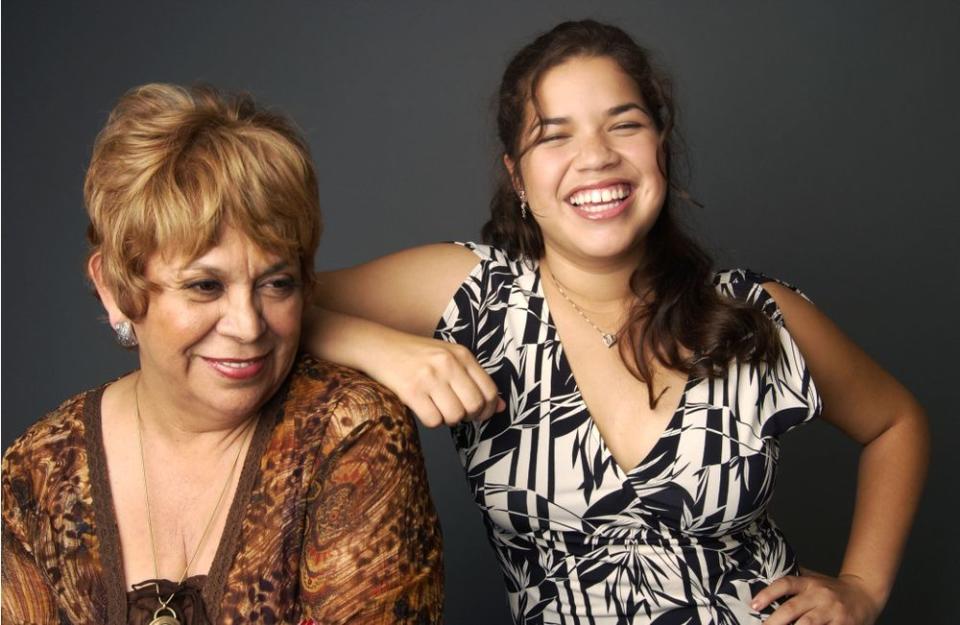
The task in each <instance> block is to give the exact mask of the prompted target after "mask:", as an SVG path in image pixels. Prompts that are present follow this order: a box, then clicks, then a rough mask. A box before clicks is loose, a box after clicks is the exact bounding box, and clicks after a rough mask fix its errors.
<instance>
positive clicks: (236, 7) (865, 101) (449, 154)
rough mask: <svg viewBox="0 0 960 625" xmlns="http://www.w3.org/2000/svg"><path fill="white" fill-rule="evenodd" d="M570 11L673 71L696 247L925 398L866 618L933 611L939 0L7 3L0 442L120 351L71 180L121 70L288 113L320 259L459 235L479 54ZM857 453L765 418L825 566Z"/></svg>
mask: <svg viewBox="0 0 960 625" xmlns="http://www.w3.org/2000/svg"><path fill="white" fill-rule="evenodd" d="M588 16H591V17H596V18H598V19H601V20H606V21H610V22H613V23H615V24H618V25H620V26H621V27H623V28H624V29H626V30H627V31H629V32H631V33H632V34H634V35H635V36H636V37H637V38H638V40H640V41H641V42H644V43H646V44H647V45H648V46H651V47H653V48H654V49H655V50H657V51H659V52H660V58H661V59H662V61H663V63H664V64H665V65H666V66H667V67H668V68H669V69H670V70H671V71H672V72H673V74H674V75H675V76H676V79H677V83H678V91H679V101H680V104H681V107H682V114H683V117H682V119H681V123H682V127H683V129H684V130H685V134H686V137H687V139H688V143H689V147H690V151H691V154H692V164H693V174H694V179H693V184H692V189H693V191H694V194H695V196H696V197H698V198H699V199H700V200H701V201H703V202H704V204H705V208H703V209H698V210H695V211H693V212H692V213H691V215H690V217H691V220H692V221H693V222H694V224H695V225H696V227H697V230H698V231H699V233H700V235H701V237H702V238H703V240H704V241H705V242H706V243H707V244H708V245H709V246H710V248H711V249H712V250H714V252H715V253H716V255H717V257H718V260H719V262H720V264H721V265H728V266H729V265H736V266H749V267H752V268H755V269H757V270H762V271H764V272H766V273H768V274H771V275H774V276H778V277H782V278H784V279H787V280H790V281H792V282H795V283H797V284H799V285H801V286H802V287H804V288H805V290H806V291H807V292H808V293H809V294H810V295H811V296H812V297H813V298H814V300H815V301H816V302H817V303H818V304H819V306H821V307H822V309H823V310H825V311H826V312H827V313H828V314H829V315H830V316H831V317H832V318H833V319H835V320H836V321H837V322H838V323H839V324H840V326H841V327H843V328H844V329H845V330H846V331H847V332H848V333H849V334H850V335H851V336H852V337H853V338H854V339H855V340H856V341H858V342H859V343H860V344H861V345H862V346H864V347H865V349H866V350H867V351H868V352H869V353H870V354H871V355H872V356H873V357H874V358H876V359H877V360H878V361H879V362H880V363H882V364H883V365H884V366H885V367H887V368H888V369H889V370H891V371H892V372H893V373H894V374H895V375H896V376H897V377H898V378H900V379H901V380H902V381H903V382H904V383H905V384H906V385H907V386H908V387H909V388H911V389H912V390H913V392H914V393H915V394H916V395H917V396H918V397H919V398H920V401H921V402H922V403H923V404H924V406H926V408H927V410H928V412H929V415H930V420H931V423H932V427H933V433H934V454H933V464H932V470H931V476H930V480H929V483H928V487H927V490H926V494H925V497H924V501H923V505H922V508H921V511H920V516H919V518H918V520H917V523H916V526H915V528H914V531H913V534H912V538H911V541H910V544H909V548H908V551H907V554H906V558H905V560H904V563H903V567H902V570H901V573H900V577H899V580H898V583H897V587H896V589H895V591H894V594H893V596H892V598H891V600H890V603H889V606H888V608H887V612H886V615H885V617H884V618H883V619H881V622H882V623H920V622H923V623H952V622H956V618H957V616H960V612H958V609H957V602H956V596H955V595H954V592H955V591H954V590H953V588H952V587H953V584H952V583H950V581H951V580H952V578H954V575H953V573H952V571H951V570H950V569H949V567H950V566H951V565H953V564H954V561H955V559H956V558H957V555H958V549H957V546H956V543H955V542H954V540H953V536H952V531H951V530H949V528H950V527H952V526H954V525H955V522H953V521H950V518H951V517H952V515H953V513H954V512H955V508H956V504H955V501H956V490H955V487H950V486H949V484H950V483H951V481H953V480H954V479H955V478H956V467H957V463H956V461H955V459H954V455H955V452H954V441H955V440H956V438H957V436H958V434H960V431H958V425H957V414H956V411H955V410H953V409H950V408H949V404H948V400H949V397H950V396H951V395H952V392H953V391H951V389H952V388H955V387H953V383H955V382H952V381H953V380H954V378H955V377H956V375H957V373H958V370H957V365H956V359H955V357H954V356H953V354H954V353H955V352H956V351H957V347H958V345H957V331H956V329H955V325H954V322H953V321H951V320H953V319H954V318H955V315H956V312H955V311H956V309H957V303H958V289H957V287H956V282H957V278H958V267H960V263H958V262H957V257H956V253H955V247H956V234H955V233H956V229H957V226H958V219H957V215H956V212H955V211H956V208H957V198H958V197H960V186H958V178H960V176H958V174H957V164H958V159H957V156H956V146H957V142H958V139H960V132H958V130H960V124H958V121H957V112H956V111H957V100H958V96H960V91H958V87H957V77H958V76H960V44H958V36H957V32H958V26H960V8H958V5H957V4H956V3H953V2H942V3H941V2H925V3H924V2H913V3H901V2H894V1H889V2H845V3H842V5H841V3H836V2H810V1H806V2H794V3H715V2H707V1H703V2H643V1H639V0H631V1H622V2H607V3H603V4H602V5H594V4H587V3H578V2H551V3H542V4H534V3H522V4H521V3H507V2H497V3H495V2H484V3H482V4H481V3H476V4H471V5H463V4H460V5H454V4H453V3H441V2H436V3H427V2H421V3H397V2H383V3H374V2H350V3H347V2H329V3H320V2H289V1H287V2H270V3H267V2H207V3H202V4H201V3H194V2H170V1H168V2H159V3H136V4H134V3H129V5H128V4H127V3H120V2H116V3H105V2H82V3H80V2H63V3H41V2H32V1H26V0H23V1H16V2H14V1H8V2H4V4H3V16H2V17H3V22H2V24H3V26H2V29H3V32H2V35H3V53H4V59H5V61H4V66H3V70H4V71H3V78H2V80H3V84H2V86H3V92H4V96H5V97H4V100H3V139H2V150H3V153H2V156H3V171H2V173H3V187H2V201H3V252H2V261H3V263H2V266H3V270H2V271H3V273H2V278H3V296H4V297H5V300H6V306H5V307H4V308H3V313H4V314H3V326H2V330H3V335H4V338H5V339H6V340H5V341H4V342H3V352H2V356H3V364H4V365H6V367H5V369H4V373H3V390H4V391H5V393H4V394H3V403H2V408H3V419H2V423H3V426H4V427H3V433H2V444H3V446H4V447H6V446H7V445H9V444H10V442H11V441H12V440H13V439H14V438H15V437H16V436H18V435H19V434H20V433H21V432H23V430H24V428H25V427H26V426H27V425H28V424H29V423H30V422H32V421H33V420H34V419H36V418H37V417H39V416H40V415H42V414H43V413H45V412H46V411H48V410H50V409H51V408H53V407H55V406H56V405H57V404H58V403H59V402H60V401H61V400H62V399H64V398H66V397H68V396H70V395H72V394H74V393H77V392H79V391H81V390H83V389H86V388H88V387H91V386H94V385H97V384H99V383H101V382H103V381H104V380H107V379H109V378H111V377H113V376H116V375H118V374H120V373H122V372H124V371H125V370H128V369H130V368H132V367H133V366H134V360H133V359H132V357H131V356H130V355H129V354H125V353H123V352H122V351H121V350H120V349H119V348H117V347H116V346H115V345H113V343H112V339H111V332H110V331H109V330H108V328H107V327H106V325H105V324H104V323H103V322H102V319H101V315H100V309H99V306H98V304H97V302H96V301H95V299H94V298H93V297H91V295H90V294H89V291H88V289H87V287H86V285H85V282H84V279H83V275H82V263H83V259H84V239H83V233H84V228H85V225H86V218H85V215H84V212H83V207H82V197H81V181H82V177H83V172H84V168H85V166H86V163H87V159H88V157H89V151H90V148H91V144H92V141H93V138H94V135H95V134H96V132H97V130H98V129H99V128H100V127H101V126H102V124H103V122H104V120H105V117H106V114H107V112H108V111H109V110H110V108H111V106H112V104H113V102H114V101H115V99H116V98H117V97H118V96H119V95H120V94H121V93H122V92H123V91H125V90H126V89H127V88H129V87H131V86H133V85H137V84H141V83H145V82H150V81H172V82H179V83H189V82H193V81H197V80H201V81H208V82H211V83H214V84H216V85H219V86H222V87H226V88H232V89H245V90H249V91H251V92H252V93H254V94H255V95H257V96H258V97H259V98H260V99H261V100H262V101H263V102H265V103H269V104H271V105H273V106H275V107H276V108H278V109H280V110H282V111H284V112H286V113H288V114H289V115H291V116H292V117H293V118H294V119H296V120H297V122H298V123H299V124H300V126H301V127H302V128H303V130H304V132H305V134H306V136H307V137H308V139H309V141H310V145H311V147H312V149H313V155H314V158H315V159H316V164H317V169H318V172H319V178H320V195H321V200H322V203H323V207H324V211H325V217H326V222H327V232H326V235H325V237H324V240H323V242H322V244H321V251H320V254H319V258H318V264H319V265H320V266H322V267H337V266H343V265H349V264H352V263H356V262H359V261H362V260H364V259H368V258H371V257H373V256H376V255H379V254H383V253H386V252H389V251H393V250H396V249H399V248H402V247H405V246H409V245H413V244H417V243H423V242H430V241H437V240H450V239H470V238H476V237H477V236H478V229H479V226H480V224H481V223H482V221H483V220H484V215H485V212H486V204H487V198H488V192H489V189H490V187H491V180H492V176H493V171H494V169H493V168H494V166H495V164H496V162H497V156H498V155H497V154H496V153H495V150H494V142H493V136H494V134H493V129H492V128H493V124H492V112H491V111H492V102H493V95H492V94H493V93H494V90H495V88H496V85H497V81H498V79H499V75H500V72H501V71H502V70H503V67H504V65H505V63H506V61H507V59H508V58H509V57H510V55H511V54H512V53H513V52H514V51H515V50H516V49H517V48H518V47H519V46H521V45H523V44H524V43H526V42H528V41H530V40H531V38H532V37H533V36H534V35H535V34H537V33H539V32H540V31H543V30H545V29H548V28H549V27H551V26H552V25H553V24H555V23H556V22H558V21H560V20H562V19H569V18H582V17H588ZM423 443H424V448H425V449H424V451H425V454H426V458H427V464H428V466H429V471H430V479H431V487H432V489H433V494H434V498H435V501H436V504H437V507H438V508H439V511H440V515H441V518H442V522H443V528H444V533H445V537H446V556H447V559H446V563H447V608H446V613H447V616H448V621H449V622H450V623H457V624H460V623H505V622H507V620H508V611H507V608H506V602H505V598H504V593H503V589H502V584H501V581H500V577H499V573H498V571H497V567H496V564H495V562H494V559H493V556H492V552H491V550H490V548H489V546H488V545H487V542H486V539H485V536H484V534H483V530H482V525H481V522H480V517H479V515H478V513H477V512H476V511H475V510H474V509H473V507H472V503H471V500H470V498H469V494H468V492H467V488H466V483H465V481H464V479H463V477H462V475H461V470H460V467H459V464H458V462H457V460H456V457H455V455H454V452H453V449H452V445H451V443H450V440H449V434H448V432H447V431H445V430H436V431H425V432H423ZM857 451H858V450H857V447H856V445H854V444H853V443H851V442H850V441H848V440H846V439H845V438H844V437H843V436H842V435H841V434H839V433H838V432H837V431H835V430H833V429H832V428H829V427H827V426H826V425H824V424H815V425H812V426H809V427H806V428H804V429H802V430H801V431H799V432H797V433H795V434H792V435H791V436H789V437H787V440H786V443H785V445H784V451H783V458H784V460H783V464H782V472H781V475H780V484H779V488H778V492H777V498H776V501H775V516H776V518H777V520H778V522H779V523H780V524H781V526H782V527H783V528H784V530H785V531H786V533H787V535H788V536H789V537H790V538H791V540H792V542H793V544H794V546H795V547H796V549H797V551H798V552H799V553H800V556H801V559H802V560H803V561H804V562H805V564H806V565H807V566H810V567H812V568H816V569H820V570H824V571H833V572H835V571H836V569H837V567H838V566H839V563H840V559H841V556H842V550H843V546H844V542H845V537H846V532H847V529H848V524H849V517H850V511H851V506H852V496H853V492H854V483H855V471H856V467H857ZM951 493H954V494H953V495H951ZM951 617H952V618H951Z"/></svg>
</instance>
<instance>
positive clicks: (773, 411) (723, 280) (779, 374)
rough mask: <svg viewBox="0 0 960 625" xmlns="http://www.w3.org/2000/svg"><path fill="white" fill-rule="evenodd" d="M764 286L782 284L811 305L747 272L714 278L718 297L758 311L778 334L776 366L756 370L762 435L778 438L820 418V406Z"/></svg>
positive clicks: (800, 356) (800, 357)
mask: <svg viewBox="0 0 960 625" xmlns="http://www.w3.org/2000/svg"><path fill="white" fill-rule="evenodd" d="M766 282H776V283H777V284H781V285H783V286H785V287H786V288H788V289H790V290H791V291H793V292H795V293H797V294H798V295H800V296H801V297H803V298H804V299H806V300H807V301H810V298H809V297H807V296H806V295H805V294H804V293H803V292H802V291H801V290H800V289H798V288H797V287H795V286H793V285H791V284H788V283H786V282H783V281H782V280H777V279H775V278H770V277H768V276H766V275H764V274H761V273H757V272H755V271H751V270H749V269H733V270H727V271H721V272H718V273H717V274H716V276H715V278H714V285H715V286H716V288H717V290H718V291H719V292H720V293H721V294H723V295H726V296H727V297H731V298H733V299H737V300H740V301H743V302H746V303H748V304H751V305H753V306H754V307H756V308H757V309H759V310H761V311H762V312H763V313H764V314H765V315H766V316H767V317H768V318H769V319H770V320H771V321H772V322H773V324H774V326H775V328H776V330H777V336H778V338H779V340H780V353H779V356H778V357H777V360H776V361H775V362H773V363H768V364H765V365H761V368H760V369H759V374H760V381H761V384H760V388H759V396H758V398H757V408H758V410H759V417H760V423H761V428H762V429H761V435H762V436H764V437H779V436H780V435H781V434H783V433H784V432H787V431H789V430H792V429H793V428H795V427H798V426H799V425H802V424H804V423H807V422H808V421H810V420H812V419H814V418H815V417H817V416H819V415H820V413H821V412H822V409H823V404H822V401H821V398H820V393H819V392H818V391H817V387H816V384H814V381H813V378H812V377H811V375H810V370H809V369H808V368H807V363H806V360H804V358H803V354H802V353H801V352H800V348H799V347H798V346H797V344H796V342H795V341H794V340H793V337H792V336H791V335H790V332H789V331H788V330H787V328H786V326H785V325H784V320H783V313H782V311H781V310H780V307H779V306H778V305H777V302H776V300H775V299H774V298H773V296H772V295H770V293H769V292H768V291H767V290H766V289H764V288H763V284H764V283H766Z"/></svg>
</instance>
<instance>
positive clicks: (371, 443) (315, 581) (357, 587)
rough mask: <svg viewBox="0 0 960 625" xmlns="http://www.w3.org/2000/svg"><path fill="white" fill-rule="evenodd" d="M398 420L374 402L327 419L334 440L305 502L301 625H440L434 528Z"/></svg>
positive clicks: (410, 437) (410, 443)
mask: <svg viewBox="0 0 960 625" xmlns="http://www.w3.org/2000/svg"><path fill="white" fill-rule="evenodd" d="M350 403H354V405H353V406H350V405H347V404H350ZM405 412H406V410H405V408H404V407H403V406H402V405H401V404H400V403H399V402H398V401H397V400H396V399H394V398H393V397H386V396H384V398H383V401H382V402H372V401H365V402H352V401H350V402H344V403H343V404H341V405H340V406H338V407H337V409H336V414H335V415H334V416H332V417H331V424H330V425H329V426H328V427H329V428H335V429H336V430H339V431H337V432H335V434H334V435H335V436H337V437H338V438H340V441H339V443H338V444H337V445H336V447H334V448H333V449H332V450H328V451H327V453H325V454H324V457H323V458H322V460H321V461H320V464H319V466H318V468H317V471H316V474H315V476H314V478H313V482H312V485H311V491H310V497H309V500H308V503H307V505H308V510H307V523H308V525H307V528H306V532H305V535H304V544H303V555H302V559H301V566H300V579H301V581H300V586H301V587H300V597H301V602H302V605H303V616H304V617H309V618H314V619H316V620H317V621H318V622H322V623H342V622H349V623H351V624H354V625H360V624H369V625H374V624H377V625H379V624H386V623H401V622H402V623H406V622H418V623H419V622H422V623H439V622H440V621H441V620H442V611H443V545H442V541H441V536H440V525H439V522H438V520H437V515H436V512H435V510H434V508H433V502H432V501H431V499H430V493H429V490H428V484H427V476H426V470H425V468H424V465H423V458H422V456H421V453H420V442H419V438H418V436H417V430H416V427H415V425H414V424H413V423H412V421H411V420H410V419H408V418H407V416H406V414H405ZM341 435H342V437H341Z"/></svg>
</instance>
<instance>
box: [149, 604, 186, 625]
mask: <svg viewBox="0 0 960 625" xmlns="http://www.w3.org/2000/svg"><path fill="white" fill-rule="evenodd" d="M161 612H167V614H161ZM149 625H180V621H179V619H177V613H176V612H174V611H173V608H171V607H168V606H162V607H160V608H157V611H156V612H154V613H153V620H152V621H150V624H149Z"/></svg>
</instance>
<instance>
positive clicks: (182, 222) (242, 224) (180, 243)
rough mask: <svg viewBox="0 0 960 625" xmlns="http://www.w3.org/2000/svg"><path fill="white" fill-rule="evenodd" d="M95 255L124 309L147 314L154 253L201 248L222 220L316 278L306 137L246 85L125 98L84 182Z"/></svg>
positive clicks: (314, 200) (142, 90)
mask: <svg viewBox="0 0 960 625" xmlns="http://www.w3.org/2000/svg"><path fill="white" fill-rule="evenodd" d="M83 194H84V201H85V203H86V207H87V213H88V215H89V217H90V227H89V229H88V231H87V238H88V240H89V242H90V255H91V256H92V255H93V254H95V253H98V252H99V253H100V254H101V256H102V273H103V279H104V282H105V283H106V285H107V287H108V288H109V289H110V290H111V292H112V293H113V294H114V297H115V298H116V300H117V304H118V306H119V308H120V310H121V311H122V312H123V313H124V314H125V315H127V316H128V317H130V318H131V319H137V318H138V317H140V316H142V315H143V314H144V313H146V310H147V303H148V301H149V293H148V291H149V289H150V287H151V285H150V283H149V282H148V281H147V279H146V278H145V276H144V272H145V270H146V264H147V260H148V259H149V257H150V256H151V254H153V253H155V252H159V253H161V254H163V255H164V256H165V257H169V256H170V255H173V256H177V255H182V256H184V257H186V258H187V259H189V260H193V259H196V258H197V257H199V256H201V255H202V254H203V253H205V252H206V251H207V250H209V249H210V248H211V247H213V246H215V245H216V244H217V241H218V239H219V237H220V235H221V234H222V231H223V228H224V227H225V226H230V227H233V228H236V229H237V230H239V231H240V232H242V233H243V234H244V235H246V236H247V237H248V238H249V239H250V240H251V241H252V242H253V243H255V244H256V245H258V246H259V247H260V248H261V249H263V250H265V251H269V252H272V253H275V254H278V255H279V256H281V257H282V258H283V259H284V260H286V261H287V262H290V263H292V264H297V265H299V267H300V271H301V276H302V279H303V282H304V285H305V286H307V287H309V286H310V285H311V284H312V281H313V255H314V253H315V251H316V248H317V243H318V241H319V239H320V232H321V230H322V225H321V221H320V206H319V199H318V195H317V181H316V174H315V173H314V170H313V165H312V164H311V162H310V154H309V150H308V148H307V145H306V143H305V142H304V141H303V139H302V138H301V137H300V136H299V134H298V133H297V132H296V130H294V128H293V125H292V124H291V123H290V122H289V121H288V120H287V119H286V118H284V117H283V116H282V115H279V114H276V113H272V112H268V111H265V110H263V109H261V108H258V107H257V105H256V104H255V103H254V101H253V100H252V99H251V98H250V97H249V96H248V95H243V94H237V95H227V94H221V93H220V92H218V91H217V90H216V89H214V88H212V87H208V86H198V87H191V88H184V87H180V86H177V85H169V84H148V85H144V86H142V87H136V88H134V89H131V90H130V91H128V92H127V93H126V94H125V95H124V96H123V97H121V98H120V100H119V102H117V105H116V106H115V107H114V109H113V111H111V113H110V117H109V119H108V120H107V123H106V125H105V126H104V128H103V130H101V131H100V134H99V135H97V139H96V142H95V143H94V146H93V156H92V157H91V159H90V166H89V167H88V168H87V175H86V179H85V181H84V185H83Z"/></svg>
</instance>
